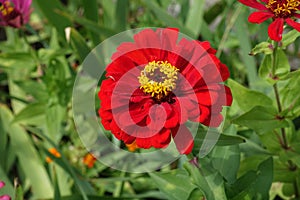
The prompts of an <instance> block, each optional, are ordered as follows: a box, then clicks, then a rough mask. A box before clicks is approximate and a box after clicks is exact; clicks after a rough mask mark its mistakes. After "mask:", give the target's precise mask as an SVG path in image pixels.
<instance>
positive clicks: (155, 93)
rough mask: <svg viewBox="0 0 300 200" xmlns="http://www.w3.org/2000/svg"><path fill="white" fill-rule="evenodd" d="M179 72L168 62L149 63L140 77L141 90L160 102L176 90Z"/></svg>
mask: <svg viewBox="0 0 300 200" xmlns="http://www.w3.org/2000/svg"><path fill="white" fill-rule="evenodd" d="M178 71H179V69H177V68H176V67H175V66H173V65H171V64H170V63H169V62H168V61H152V62H149V63H148V64H147V65H146V66H145V68H144V70H143V71H141V75H140V76H139V77H138V79H139V82H140V84H141V86H140V88H141V89H143V91H144V92H145V93H148V94H151V96H152V97H155V98H156V99H158V100H160V99H161V98H162V97H164V96H166V95H168V93H169V92H171V91H172V90H173V89H175V87H176V80H177V73H178Z"/></svg>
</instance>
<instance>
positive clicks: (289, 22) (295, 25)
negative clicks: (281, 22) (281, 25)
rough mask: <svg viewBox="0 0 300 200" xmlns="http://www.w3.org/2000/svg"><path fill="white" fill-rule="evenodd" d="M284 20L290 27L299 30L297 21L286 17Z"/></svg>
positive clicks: (299, 26)
mask: <svg viewBox="0 0 300 200" xmlns="http://www.w3.org/2000/svg"><path fill="white" fill-rule="evenodd" d="M285 21H286V23H287V24H288V25H290V26H291V27H293V28H294V29H296V30H297V31H299V32H300V24H299V23H297V22H295V21H294V20H292V19H290V18H287V19H286V20H285Z"/></svg>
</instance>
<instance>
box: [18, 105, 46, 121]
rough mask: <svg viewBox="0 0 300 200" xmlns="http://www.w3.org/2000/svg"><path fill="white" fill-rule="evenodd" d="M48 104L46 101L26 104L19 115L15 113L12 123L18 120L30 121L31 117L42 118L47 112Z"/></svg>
mask: <svg viewBox="0 0 300 200" xmlns="http://www.w3.org/2000/svg"><path fill="white" fill-rule="evenodd" d="M46 108H47V106H46V104H45V103H32V104H29V105H28V106H26V107H25V108H24V109H23V110H22V111H20V112H19V113H18V114H17V115H15V118H14V120H13V121H12V123H18V122H24V121H25V122H29V121H30V120H31V118H36V117H38V118H40V117H41V116H42V115H44V114H45V112H46Z"/></svg>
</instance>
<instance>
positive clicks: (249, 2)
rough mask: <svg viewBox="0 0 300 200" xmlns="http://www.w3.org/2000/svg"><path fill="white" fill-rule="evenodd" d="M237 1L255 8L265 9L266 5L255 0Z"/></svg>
mask: <svg viewBox="0 0 300 200" xmlns="http://www.w3.org/2000/svg"><path fill="white" fill-rule="evenodd" d="M239 2H240V3H242V4H244V5H246V6H249V7H251V8H255V9H257V10H267V8H266V6H264V5H263V4H261V3H259V2H257V1H256V0H239Z"/></svg>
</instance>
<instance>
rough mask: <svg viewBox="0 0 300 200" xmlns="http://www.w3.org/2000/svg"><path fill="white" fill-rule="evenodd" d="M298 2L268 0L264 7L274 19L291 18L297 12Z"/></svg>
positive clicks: (295, 0) (294, 0)
mask: <svg viewBox="0 0 300 200" xmlns="http://www.w3.org/2000/svg"><path fill="white" fill-rule="evenodd" d="M299 6H300V1H299V0H269V2H268V3H267V5H266V7H267V8H269V9H270V11H271V12H273V13H274V15H275V16H276V17H281V18H288V17H292V16H293V15H294V13H295V12H297V11H298V10H299Z"/></svg>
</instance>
